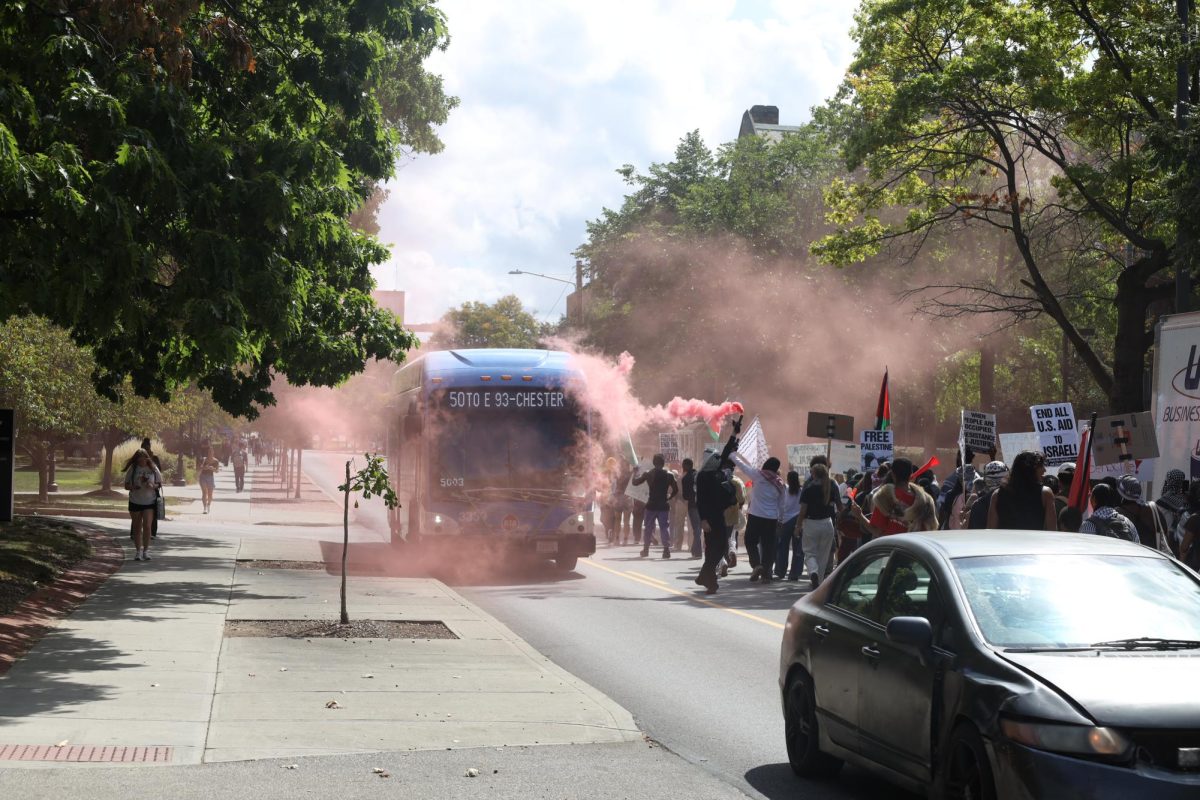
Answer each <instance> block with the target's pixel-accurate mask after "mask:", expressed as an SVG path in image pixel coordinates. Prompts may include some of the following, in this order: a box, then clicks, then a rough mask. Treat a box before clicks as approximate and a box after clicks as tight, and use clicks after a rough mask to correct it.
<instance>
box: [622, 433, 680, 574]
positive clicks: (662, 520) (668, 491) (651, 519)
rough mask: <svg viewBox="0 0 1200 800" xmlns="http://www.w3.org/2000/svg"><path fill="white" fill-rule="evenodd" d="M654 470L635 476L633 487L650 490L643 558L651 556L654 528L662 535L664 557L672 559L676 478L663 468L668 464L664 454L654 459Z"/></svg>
mask: <svg viewBox="0 0 1200 800" xmlns="http://www.w3.org/2000/svg"><path fill="white" fill-rule="evenodd" d="M653 463H654V468H653V469H651V470H650V471H648V472H644V473H638V472H637V471H636V470H635V471H634V475H633V485H634V486H641V485H642V484H643V483H644V484H646V486H647V488H648V489H649V490H650V494H649V497H648V498H647V499H646V512H645V525H644V526H643V528H642V558H645V557H646V556H648V555H650V541H651V539H652V537H653V533H654V526H655V524H656V523H657V525H658V530H659V531H660V533H661V534H662V547H663V551H662V557H663V558H670V557H671V501H672V500H673V499H674V498H675V495H676V494H678V493H679V486H678V485H677V484H676V483H675V476H674V475H672V474H671V473H670V472H667V470H665V469H664V468H663V465H664V464H665V463H666V462H665V460H664V459H663V456H662V453H656V454H655V456H654V459H653Z"/></svg>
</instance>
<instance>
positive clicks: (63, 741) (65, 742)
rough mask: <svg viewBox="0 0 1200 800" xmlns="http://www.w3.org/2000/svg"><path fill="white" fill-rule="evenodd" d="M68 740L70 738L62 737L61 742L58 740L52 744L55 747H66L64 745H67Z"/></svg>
mask: <svg viewBox="0 0 1200 800" xmlns="http://www.w3.org/2000/svg"><path fill="white" fill-rule="evenodd" d="M69 741H71V740H70V739H63V740H62V741H61V742H59V743H58V744H56V745H54V746H55V747H66V746H67V742H69Z"/></svg>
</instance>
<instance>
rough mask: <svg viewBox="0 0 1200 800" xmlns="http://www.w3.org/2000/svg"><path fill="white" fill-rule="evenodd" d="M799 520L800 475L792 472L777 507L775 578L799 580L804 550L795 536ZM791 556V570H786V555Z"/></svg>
mask: <svg viewBox="0 0 1200 800" xmlns="http://www.w3.org/2000/svg"><path fill="white" fill-rule="evenodd" d="M799 519H800V473H799V472H796V470H792V471H791V472H789V473H788V474H787V489H786V490H785V491H784V493H783V502H782V503H780V505H779V542H778V544H777V545H776V546H775V577H776V579H778V580H782V579H783V578H784V577H786V578H787V579H788V580H789V581H798V580H800V573H801V572H802V571H803V570H804V550H803V547H802V545H801V539H800V537H799V536H796V535H795V533H796V522H797V521H798V520H799ZM789 553H790V554H791V562H792V564H791V570H790V571H789V570H788V554H789Z"/></svg>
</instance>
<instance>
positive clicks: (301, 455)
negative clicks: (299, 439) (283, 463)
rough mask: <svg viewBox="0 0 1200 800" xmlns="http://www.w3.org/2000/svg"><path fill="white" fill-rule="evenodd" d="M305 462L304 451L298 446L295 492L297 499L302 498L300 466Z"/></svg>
mask: <svg viewBox="0 0 1200 800" xmlns="http://www.w3.org/2000/svg"><path fill="white" fill-rule="evenodd" d="M303 463H304V451H303V450H301V449H300V448H296V494H295V498H296V499H297V500H299V499H300V477H301V474H302V473H301V472H300V467H301V465H302V464H303Z"/></svg>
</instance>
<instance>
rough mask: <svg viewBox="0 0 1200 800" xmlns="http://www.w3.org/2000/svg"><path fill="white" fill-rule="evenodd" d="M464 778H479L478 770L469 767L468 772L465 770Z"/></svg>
mask: <svg viewBox="0 0 1200 800" xmlns="http://www.w3.org/2000/svg"><path fill="white" fill-rule="evenodd" d="M464 777H467V778H478V777H479V770H477V769H475V768H474V767H471V768H470V769H469V770H467V774H466V775H465V776H464Z"/></svg>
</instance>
